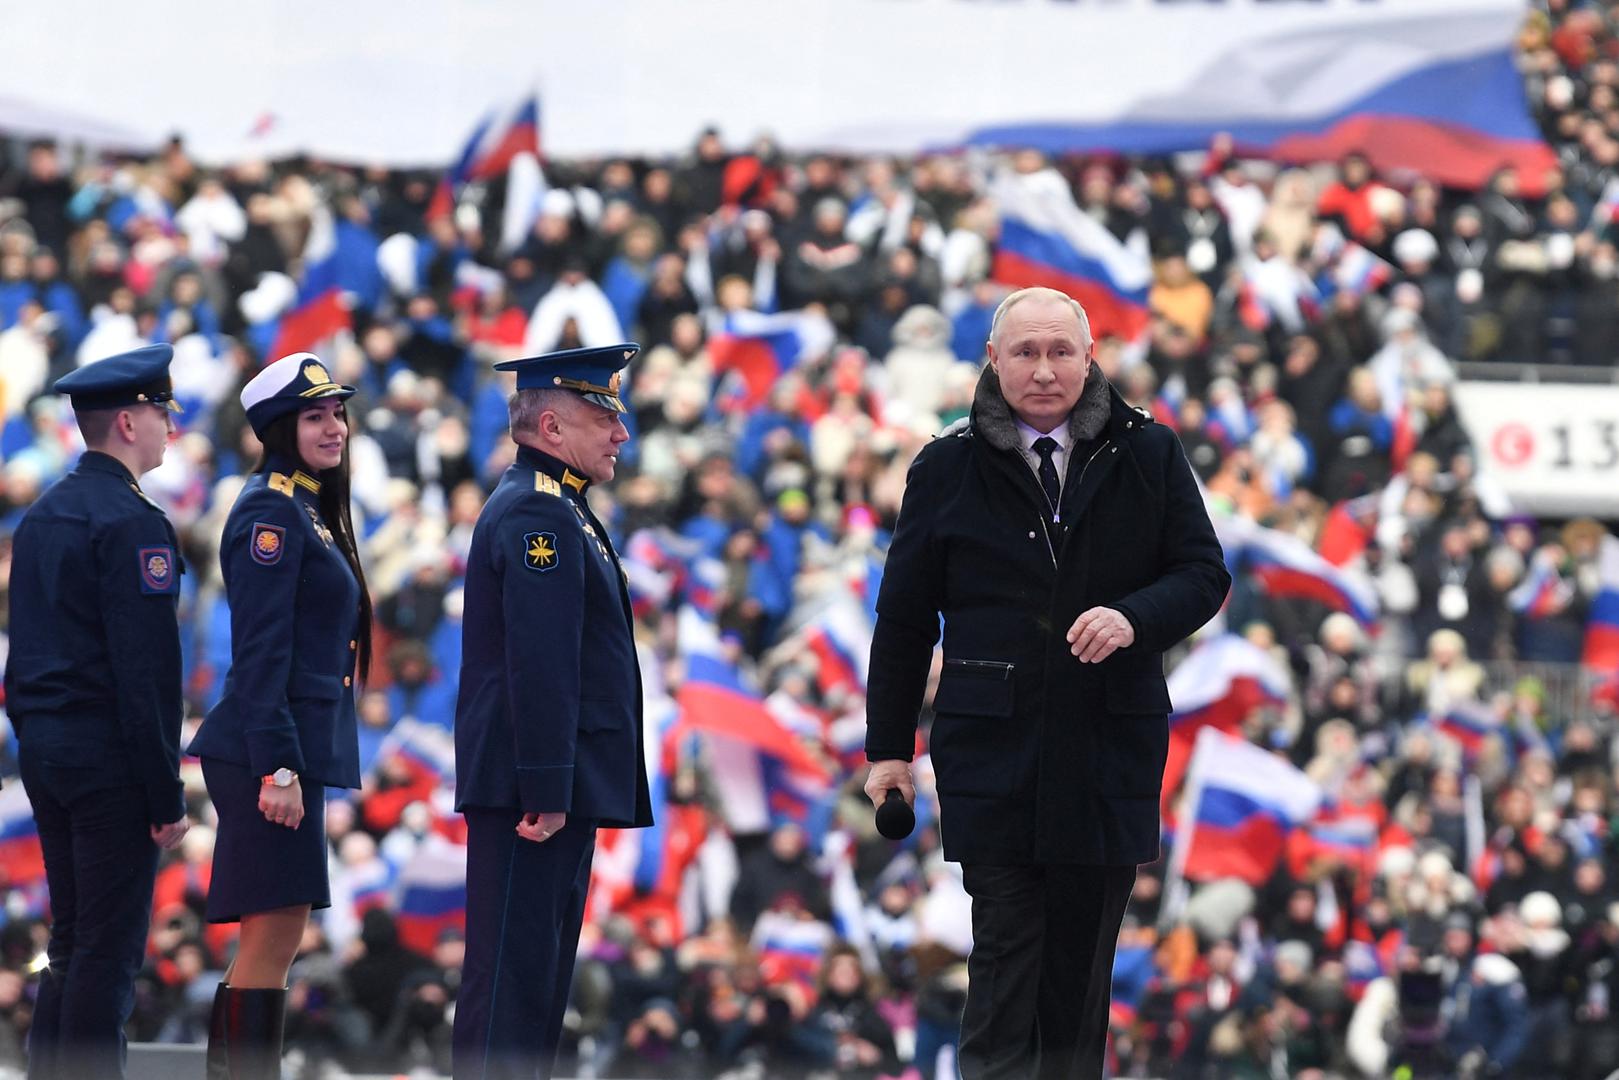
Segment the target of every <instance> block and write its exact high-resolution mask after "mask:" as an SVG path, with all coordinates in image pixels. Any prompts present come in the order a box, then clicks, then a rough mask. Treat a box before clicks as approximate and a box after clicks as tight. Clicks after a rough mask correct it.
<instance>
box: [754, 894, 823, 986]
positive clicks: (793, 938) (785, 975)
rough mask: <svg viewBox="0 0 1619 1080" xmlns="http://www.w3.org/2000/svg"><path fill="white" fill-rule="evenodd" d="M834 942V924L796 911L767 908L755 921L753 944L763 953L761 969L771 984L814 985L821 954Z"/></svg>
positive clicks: (760, 958)
mask: <svg viewBox="0 0 1619 1080" xmlns="http://www.w3.org/2000/svg"><path fill="white" fill-rule="evenodd" d="M831 944H832V928H831V927H830V926H828V925H827V924H826V923H824V922H817V921H815V920H812V919H801V918H799V917H798V915H797V914H796V913H787V912H780V911H767V912H765V913H764V914H763V915H760V916H759V920H758V921H757V922H756V923H754V929H753V945H754V948H755V949H756V950H757V951H758V954H759V973H760V974H761V975H763V976H764V980H765V982H766V983H767V984H769V985H771V986H776V985H779V984H781V983H784V982H799V983H802V984H803V985H804V986H805V987H813V986H814V985H815V977H816V975H817V974H818V973H819V971H820V968H821V958H822V957H823V956H825V955H826V950H827V948H828V947H829V946H830V945H831Z"/></svg>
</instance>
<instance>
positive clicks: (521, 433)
mask: <svg viewBox="0 0 1619 1080" xmlns="http://www.w3.org/2000/svg"><path fill="white" fill-rule="evenodd" d="M639 349H640V346H638V345H633V344H626V345H616V346H613V347H610V348H594V349H570V350H567V351H564V352H559V353H551V354H548V355H546V356H539V357H531V358H528V359H523V360H512V361H508V362H506V363H503V364H497V365H496V367H497V369H500V370H505V371H515V372H516V373H517V390H516V392H515V393H514V394H513V395H512V397H511V400H510V402H509V412H510V420H511V435H512V439H513V441H515V442H516V443H517V461H516V463H515V464H514V465H512V467H511V468H509V469H507V470H506V472H505V475H503V476H502V477H501V479H500V483H499V485H498V486H497V487H496V488H495V491H494V494H493V495H491V496H490V498H489V501H488V503H486V504H485V506H484V509H483V512H482V513H481V514H480V515H479V516H478V524H477V526H476V528H475V529H474V530H473V534H472V547H471V552H470V554H469V556H468V561H467V577H466V609H465V612H466V613H465V621H464V625H463V630H462V634H463V644H464V648H463V657H464V659H463V660H462V665H461V685H460V697H459V699H458V701H457V703H456V719H455V757H456V808H457V809H458V810H460V811H461V812H462V813H463V814H464V815H465V816H466V821H467V942H466V961H465V965H464V967H463V973H462V981H461V992H460V995H459V997H458V998H457V1001H456V1015H455V1032H454V1063H455V1076H456V1077H457V1080H497V1078H506V1077H523V1078H525V1080H532V1078H533V1077H537V1076H538V1077H549V1076H550V1075H551V1069H552V1067H553V1065H554V1062H555V1058H556V1050H557V1041H558V1039H559V1037H560V1035H561V1031H562V1014H563V1010H564V1009H565V1008H566V1006H567V1003H568V990H569V984H570V982H571V980H572V975H573V964H574V954H575V951H576V950H577V948H578V942H579V928H580V923H581V921H582V920H583V917H584V907H585V891H586V888H587V887H588V886H589V883H590V861H591V856H592V854H593V853H594V850H595V837H596V829H597V828H598V827H601V826H607V827H613V828H627V827H642V826H647V825H650V824H652V811H651V804H650V800H649V799H648V796H647V780H646V770H645V766H644V764H643V762H644V760H645V759H644V751H643V744H642V732H641V673H640V668H639V667H638V666H637V663H636V656H635V640H634V636H633V633H632V629H631V614H630V600H629V592H628V590H627V588H626V585H625V578H624V574H623V571H622V569H621V568H620V566H619V562H618V555H617V554H616V553H615V552H614V550H613V545H612V541H611V540H610V539H609V538H608V535H607V530H606V529H605V528H604V527H603V526H602V523H601V522H600V521H598V520H596V516H595V514H593V513H592V512H591V509H590V504H589V502H588V501H587V500H586V497H585V496H586V493H587V491H588V490H589V488H590V486H591V485H592V484H597V483H605V482H607V481H609V480H611V479H612V478H613V473H614V470H615V467H616V465H617V461H618V453H619V450H620V449H621V448H622V447H623V445H624V443H625V442H626V441H627V440H628V439H629V433H628V431H626V430H625V427H624V422H623V420H622V416H623V414H624V412H625V408H624V401H623V396H622V394H621V393H620V390H619V380H620V377H621V376H620V374H619V372H620V369H621V368H623V367H624V365H625V364H627V363H628V362H629V361H630V359H631V357H633V356H634V355H635V354H636V352H638V351H639Z"/></svg>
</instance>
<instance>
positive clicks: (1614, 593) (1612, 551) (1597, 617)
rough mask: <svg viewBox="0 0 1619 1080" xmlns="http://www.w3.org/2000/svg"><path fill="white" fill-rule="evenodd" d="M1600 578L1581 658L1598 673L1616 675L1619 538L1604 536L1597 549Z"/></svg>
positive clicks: (1618, 662) (1618, 666) (1618, 654)
mask: <svg viewBox="0 0 1619 1080" xmlns="http://www.w3.org/2000/svg"><path fill="white" fill-rule="evenodd" d="M1597 582H1598V584H1597V594H1596V597H1595V598H1594V599H1593V600H1592V601H1591V616H1590V619H1589V621H1587V623H1586V624H1585V652H1584V654H1583V655H1582V656H1581V657H1580V662H1581V663H1583V664H1584V665H1585V666H1586V667H1587V668H1589V669H1591V670H1592V671H1594V672H1597V673H1598V674H1603V675H1608V676H1613V675H1616V674H1619V538H1615V537H1613V536H1604V537H1603V538H1602V546H1601V547H1600V548H1599V549H1598V551H1597Z"/></svg>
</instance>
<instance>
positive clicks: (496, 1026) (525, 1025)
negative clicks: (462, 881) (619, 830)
mask: <svg viewBox="0 0 1619 1080" xmlns="http://www.w3.org/2000/svg"><path fill="white" fill-rule="evenodd" d="M465 816H466V819H467V942H466V959H465V960H464V962H463V964H462V969H461V991H460V993H459V994H458V995H457V997H456V1005H455V1030H454V1034H453V1036H452V1046H453V1060H454V1072H455V1080H515V1078H518V1077H521V1078H522V1080H535V1078H536V1077H539V1078H547V1080H548V1078H549V1077H550V1076H551V1071H552V1069H553V1068H554V1067H555V1064H556V1054H557V1045H558V1043H559V1042H560V1040H561V1037H562V1016H563V1013H564V1012H565V1011H566V1010H567V1007H568V993H569V990H570V989H571V987H572V983H573V966H574V959H575V956H576V955H577V953H578V950H579V929H580V925H581V924H582V923H583V921H584V916H585V894H586V892H587V891H588V890H589V888H590V862H591V857H592V856H593V855H594V854H595V850H596V826H595V823H594V822H592V821H578V820H575V819H574V818H571V817H570V818H569V819H568V823H567V824H566V825H565V826H563V828H562V829H561V831H559V832H558V833H557V834H556V835H555V836H552V837H551V838H550V839H548V840H546V841H544V842H542V843H535V842H534V841H532V840H525V839H523V838H522V837H520V836H518V835H517V822H518V820H519V818H520V817H521V815H520V814H519V813H518V812H517V811H516V810H485V809H478V808H475V807H468V808H467V810H466V812H465Z"/></svg>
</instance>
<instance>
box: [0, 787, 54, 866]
mask: <svg viewBox="0 0 1619 1080" xmlns="http://www.w3.org/2000/svg"><path fill="white" fill-rule="evenodd" d="M0 875H3V876H4V882H3V883H4V884H5V885H6V886H8V887H12V888H16V887H19V886H23V885H29V884H33V883H35V882H38V881H42V880H44V878H45V854H44V852H43V851H42V850H41V849H40V846H39V829H38V828H37V827H36V826H35V825H34V808H33V806H32V805H31V804H30V803H29V802H28V795H27V793H26V792H24V791H23V786H22V781H20V780H18V779H16V778H15V777H13V778H11V782H10V783H8V784H7V785H6V786H5V787H3V788H0Z"/></svg>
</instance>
